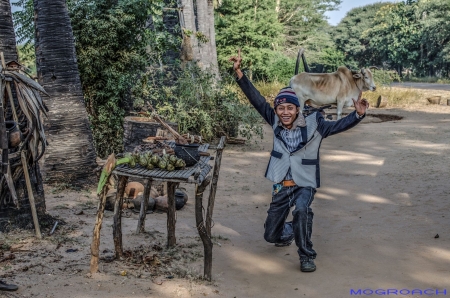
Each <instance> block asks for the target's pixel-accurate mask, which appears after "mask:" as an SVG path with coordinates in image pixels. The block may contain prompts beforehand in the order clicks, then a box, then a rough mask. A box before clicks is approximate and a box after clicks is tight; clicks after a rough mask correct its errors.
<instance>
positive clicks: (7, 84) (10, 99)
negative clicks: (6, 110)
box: [0, 52, 19, 124]
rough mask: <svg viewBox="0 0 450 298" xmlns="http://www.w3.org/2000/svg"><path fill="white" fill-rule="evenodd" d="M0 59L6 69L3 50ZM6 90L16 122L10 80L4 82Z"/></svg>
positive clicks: (17, 121)
mask: <svg viewBox="0 0 450 298" xmlns="http://www.w3.org/2000/svg"><path fill="white" fill-rule="evenodd" d="M0 59H1V60H2V66H3V69H4V70H6V62H5V57H4V56H3V52H1V53H0ZM6 92H7V94H8V97H9V104H10V105H11V111H12V115H13V119H14V121H15V122H16V123H17V124H18V123H19V120H18V119H19V118H17V112H16V106H15V105H14V99H13V96H12V92H11V83H10V82H6Z"/></svg>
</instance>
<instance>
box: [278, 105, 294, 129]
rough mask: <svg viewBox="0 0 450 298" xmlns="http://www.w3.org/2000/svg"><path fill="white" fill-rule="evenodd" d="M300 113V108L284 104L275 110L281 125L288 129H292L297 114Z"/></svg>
mask: <svg viewBox="0 0 450 298" xmlns="http://www.w3.org/2000/svg"><path fill="white" fill-rule="evenodd" d="M298 112H299V108H298V107H297V106H296V105H294V104H291V103H282V104H280V105H278V106H277V107H276V108H275V113H276V114H277V116H278V118H279V119H280V121H281V123H283V125H284V126H285V127H287V128H291V127H292V124H293V123H294V121H295V119H296V118H297V114H298Z"/></svg>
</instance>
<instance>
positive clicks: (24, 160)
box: [21, 150, 42, 239]
mask: <svg viewBox="0 0 450 298" xmlns="http://www.w3.org/2000/svg"><path fill="white" fill-rule="evenodd" d="M26 152H27V151H25V150H23V151H22V152H21V157H22V167H23V174H24V176H25V184H26V185H27V193H28V199H29V200H30V207H31V214H32V216H33V223H34V229H35V230H36V237H37V238H38V239H42V235H41V227H40V226H39V220H38V216H37V212H36V203H35V202H34V195H33V189H32V188H31V180H30V175H29V173H28V161H27V158H26Z"/></svg>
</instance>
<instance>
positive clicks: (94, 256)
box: [91, 153, 116, 274]
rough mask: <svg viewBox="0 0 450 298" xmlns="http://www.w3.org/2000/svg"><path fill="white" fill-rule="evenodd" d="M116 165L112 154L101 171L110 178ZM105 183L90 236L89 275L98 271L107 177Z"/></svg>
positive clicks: (107, 184)
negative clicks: (104, 171)
mask: <svg viewBox="0 0 450 298" xmlns="http://www.w3.org/2000/svg"><path fill="white" fill-rule="evenodd" d="M115 164H116V158H115V156H114V153H113V154H111V155H109V156H108V159H107V160H106V163H105V165H104V166H103V169H104V170H106V172H107V173H108V176H111V172H112V170H113V169H114V167H115ZM106 181H108V182H107V183H106V184H105V186H104V187H103V189H102V191H101V193H100V195H99V202H98V208H97V217H96V219H95V226H94V232H93V235H92V244H91V274H94V273H97V271H98V259H99V255H100V253H99V251H100V230H101V229H102V223H103V215H104V213H105V205H106V195H107V194H108V191H109V187H110V184H109V177H107V179H106Z"/></svg>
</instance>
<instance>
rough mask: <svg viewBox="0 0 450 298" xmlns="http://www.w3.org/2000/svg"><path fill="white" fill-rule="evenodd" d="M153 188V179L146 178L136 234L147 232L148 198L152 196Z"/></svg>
mask: <svg viewBox="0 0 450 298" xmlns="http://www.w3.org/2000/svg"><path fill="white" fill-rule="evenodd" d="M151 188H152V180H150V179H145V188H144V197H143V198H142V201H141V212H140V213H139V221H138V225H137V228H136V234H139V233H142V232H145V216H146V215H147V208H148V200H149V198H150V189H151Z"/></svg>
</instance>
